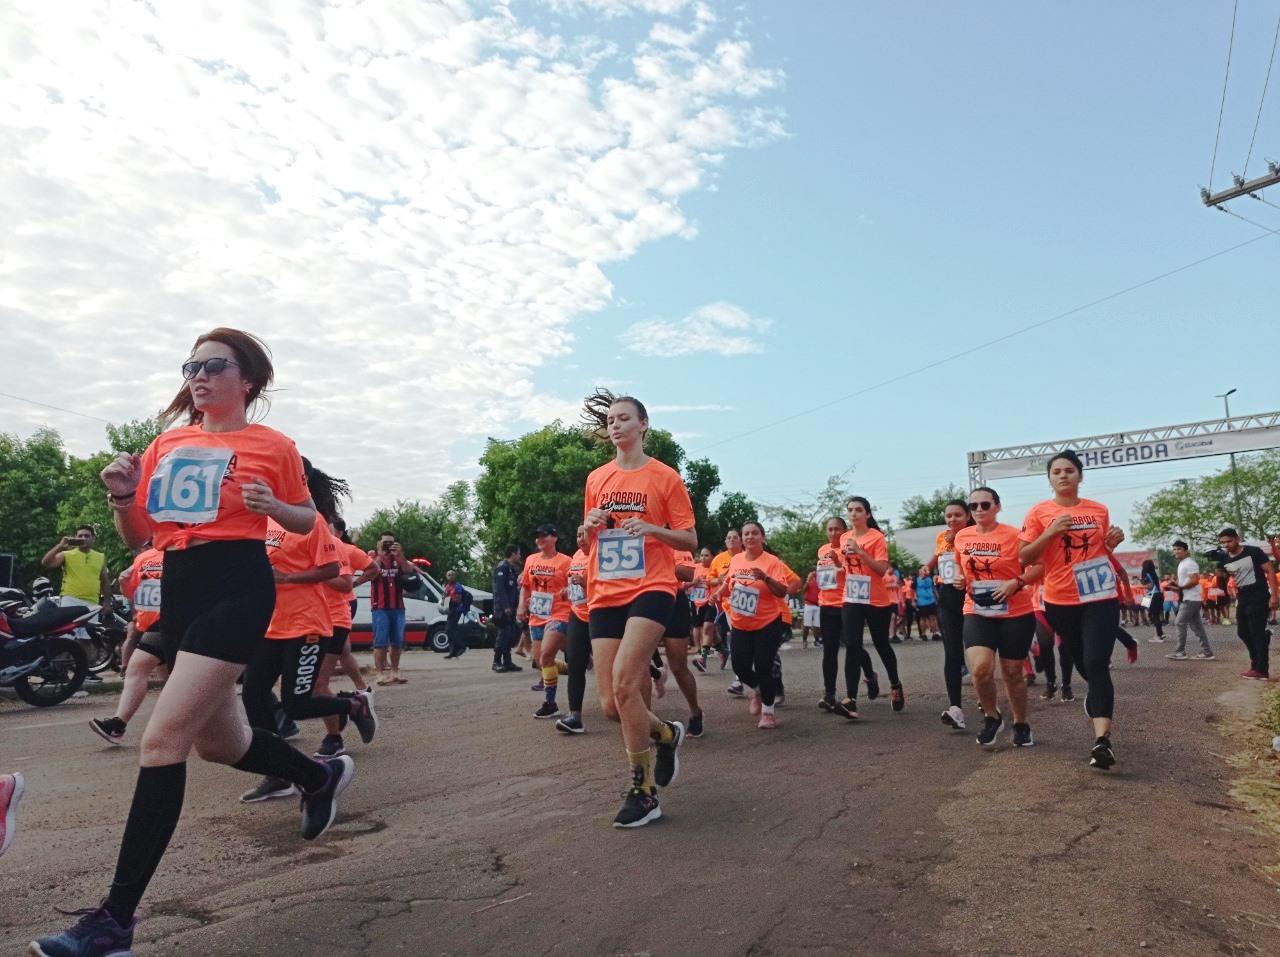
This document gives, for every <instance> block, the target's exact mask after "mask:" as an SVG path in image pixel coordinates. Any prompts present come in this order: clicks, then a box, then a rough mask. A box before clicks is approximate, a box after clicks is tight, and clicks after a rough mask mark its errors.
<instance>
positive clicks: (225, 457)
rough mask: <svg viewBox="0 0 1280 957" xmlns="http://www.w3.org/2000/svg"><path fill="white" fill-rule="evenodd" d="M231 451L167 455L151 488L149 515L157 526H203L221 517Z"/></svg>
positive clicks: (179, 451)
mask: <svg viewBox="0 0 1280 957" xmlns="http://www.w3.org/2000/svg"><path fill="white" fill-rule="evenodd" d="M234 454H235V453H234V451H233V450H231V449H210V448H204V447H188V446H183V447H181V448H176V449H174V450H173V451H171V452H169V453H167V454H166V455H165V457H164V458H162V459H161V460H160V464H159V465H157V466H156V470H155V472H153V473H152V475H151V482H150V484H149V485H148V486H147V514H148V515H150V516H151V517H152V519H154V520H155V521H157V522H183V523H185V524H188V525H200V524H203V523H205V522H212V521H214V520H215V519H216V518H217V517H218V506H219V504H220V503H221V500H222V477H223V476H224V475H226V474H227V466H228V465H229V464H230V463H231V456H232V455H234Z"/></svg>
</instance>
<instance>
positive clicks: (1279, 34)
mask: <svg viewBox="0 0 1280 957" xmlns="http://www.w3.org/2000/svg"><path fill="white" fill-rule="evenodd" d="M1277 41H1280V17H1276V33H1275V36H1273V37H1272V38H1271V59H1269V60H1268V61H1267V76H1266V79H1264V80H1263V81H1262V96H1260V97H1259V98H1258V115H1257V116H1256V117H1255V118H1254V121H1253V136H1251V137H1249V152H1248V153H1247V154H1246V155H1245V158H1244V169H1243V170H1242V171H1241V173H1240V178H1241V179H1244V178H1246V177H1247V176H1248V174H1249V160H1250V158H1251V157H1252V156H1253V144H1254V141H1255V140H1257V138H1258V124H1259V123H1261V122H1262V104H1263V103H1265V102H1267V87H1268V86H1270V85H1271V67H1272V66H1274V65H1275V62H1276V42H1277ZM1210 185H1212V184H1210Z"/></svg>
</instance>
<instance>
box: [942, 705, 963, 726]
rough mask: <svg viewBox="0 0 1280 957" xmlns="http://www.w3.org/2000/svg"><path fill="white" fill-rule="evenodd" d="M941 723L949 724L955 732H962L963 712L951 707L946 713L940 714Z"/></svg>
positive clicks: (953, 706)
mask: <svg viewBox="0 0 1280 957" xmlns="http://www.w3.org/2000/svg"><path fill="white" fill-rule="evenodd" d="M942 723H943V724H949V725H951V727H953V728H955V729H956V730H957V731H963V730H964V712H963V711H961V710H960V709H959V708H957V707H956V706H955V705H952V706H951V707H950V708H948V709H947V710H946V711H944V712H942Z"/></svg>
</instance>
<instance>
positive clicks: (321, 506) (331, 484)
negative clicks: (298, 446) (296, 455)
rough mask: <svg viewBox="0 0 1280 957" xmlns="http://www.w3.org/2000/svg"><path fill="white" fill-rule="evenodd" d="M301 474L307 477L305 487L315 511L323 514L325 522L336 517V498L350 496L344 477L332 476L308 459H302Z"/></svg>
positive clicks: (349, 489) (349, 488)
mask: <svg viewBox="0 0 1280 957" xmlns="http://www.w3.org/2000/svg"><path fill="white" fill-rule="evenodd" d="M302 474H303V475H305V476H306V478H307V489H308V491H310V492H311V501H312V502H314V503H315V506H316V511H317V512H319V513H320V514H321V515H323V516H324V520H325V521H326V522H332V521H334V519H337V518H338V499H340V498H347V499H349V498H351V486H350V485H348V484H347V482H346V480H345V479H340V478H334V477H333V476H332V475H330V474H329V473H327V472H322V471H321V470H320V469H318V468H316V467H315V466H314V465H312V464H311V460H310V459H306V458H304V459H303V460H302Z"/></svg>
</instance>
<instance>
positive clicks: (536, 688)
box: [529, 678, 546, 691]
mask: <svg viewBox="0 0 1280 957" xmlns="http://www.w3.org/2000/svg"><path fill="white" fill-rule="evenodd" d="M529 690H530V691H544V690H546V689H544V688H543V687H542V679H541V678H539V679H538V683H537V684H535V685H530V686H529Z"/></svg>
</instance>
